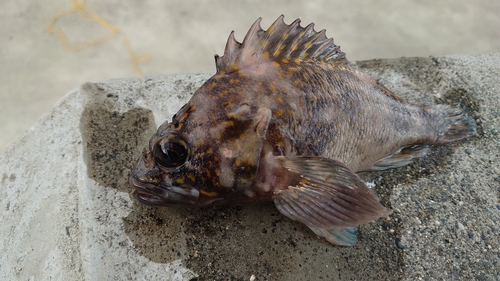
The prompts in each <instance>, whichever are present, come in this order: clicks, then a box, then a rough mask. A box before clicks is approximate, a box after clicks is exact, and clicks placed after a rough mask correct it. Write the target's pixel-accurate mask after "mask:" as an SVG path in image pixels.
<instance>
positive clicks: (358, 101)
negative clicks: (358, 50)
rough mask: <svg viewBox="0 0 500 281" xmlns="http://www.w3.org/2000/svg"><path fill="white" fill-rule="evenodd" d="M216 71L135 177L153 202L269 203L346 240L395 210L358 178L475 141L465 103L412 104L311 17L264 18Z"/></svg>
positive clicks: (229, 48)
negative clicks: (357, 63)
mask: <svg viewBox="0 0 500 281" xmlns="http://www.w3.org/2000/svg"><path fill="white" fill-rule="evenodd" d="M215 62H216V69H217V72H216V73H215V75H214V76H213V77H211V78H210V79H209V80H208V81H206V82H205V83H204V84H203V85H202V86H201V87H200V88H199V89H198V90H197V91H196V92H195V93H194V95H193V96H192V98H191V99H190V101H189V102H188V103H187V104H186V105H185V106H183V107H182V108H181V109H180V110H179V112H178V113H177V114H175V115H174V116H173V118H172V121H171V122H169V121H167V122H165V123H164V124H163V125H161V126H160V127H159V128H158V130H157V132H156V133H155V134H154V135H153V136H152V137H151V140H150V142H149V149H146V150H145V151H144V152H143V154H142V155H141V157H140V158H139V159H138V160H137V164H136V167H135V169H134V170H133V171H132V173H131V176H130V185H131V187H132V188H134V195H135V197H136V198H137V199H138V200H139V201H140V202H143V203H145V204H153V205H164V206H169V205H175V204H178V205H186V206H196V207H203V206H212V205H217V204H235V205H247V204H255V203H261V202H266V201H272V202H274V204H275V205H276V208H277V209H278V210H279V211H280V212H281V213H282V214H283V215H285V216H287V217H288V218H290V219H292V220H297V221H299V222H301V223H303V224H305V225H307V226H308V227H309V228H310V229H311V230H312V231H313V232H314V233H315V234H317V235H319V236H321V237H324V238H325V239H326V240H327V241H329V242H331V243H333V244H338V245H352V244H353V243H355V242H356V240H357V238H356V233H355V227H356V226H358V225H360V224H363V223H368V222H370V221H372V220H374V219H377V218H380V217H383V216H387V215H389V214H390V211H389V210H387V209H386V208H385V207H384V206H382V205H381V204H380V202H379V200H378V198H377V196H376V195H375V194H374V192H373V190H371V189H369V188H368V187H367V186H366V184H365V183H364V182H363V181H362V180H361V179H360V178H359V176H358V175H357V174H356V173H357V172H361V171H370V170H386V169H389V168H396V167H401V166H404V165H407V164H409V163H411V161H412V160H413V159H415V158H418V157H423V156H424V155H425V154H426V153H427V152H428V150H429V146H430V145H437V144H444V143H447V142H451V141H456V140H460V139H464V138H468V137H471V136H474V135H475V133H476V124H475V122H474V120H473V119H471V118H470V117H468V116H467V115H466V113H465V112H464V110H463V109H462V108H461V107H460V105H458V104H441V105H433V106H427V107H421V106H417V105H410V104H407V103H405V102H404V101H403V100H402V99H400V98H399V97H397V96H396V95H395V94H393V93H392V92H390V91H389V90H388V89H386V88H385V87H384V86H382V85H380V84H379V83H377V82H376V81H375V80H374V79H373V78H371V77H370V76H368V75H367V74H365V73H363V72H361V71H359V70H357V69H354V68H353V67H351V66H350V65H349V63H348V61H347V59H346V58H345V54H344V53H343V52H342V51H341V50H340V47H339V46H337V45H335V44H334V43H333V40H332V39H328V38H327V37H326V35H325V31H324V30H322V31H319V32H316V31H315V30H314V24H309V25H307V26H306V27H301V26H300V20H295V21H294V22H293V23H291V24H290V25H287V24H285V23H284V21H283V16H280V17H279V18H278V19H277V20H276V21H275V22H274V23H273V24H272V25H271V26H270V27H269V28H268V29H267V30H263V29H262V28H261V27H260V19H258V20H257V21H256V22H255V23H254V24H253V25H252V27H251V28H250V30H249V31H248V33H247V34H246V35H245V38H244V40H243V41H242V42H241V43H240V42H238V41H237V40H236V39H235V37H234V32H231V34H230V36H229V38H228V41H227V43H226V48H225V50H224V55H223V56H218V55H216V56H215Z"/></svg>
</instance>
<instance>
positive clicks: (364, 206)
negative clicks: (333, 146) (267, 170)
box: [273, 156, 390, 244]
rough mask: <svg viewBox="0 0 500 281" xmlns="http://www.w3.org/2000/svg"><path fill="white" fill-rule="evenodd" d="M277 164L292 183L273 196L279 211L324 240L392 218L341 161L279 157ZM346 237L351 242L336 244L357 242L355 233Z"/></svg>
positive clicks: (369, 190) (347, 234) (319, 158)
mask: <svg viewBox="0 0 500 281" xmlns="http://www.w3.org/2000/svg"><path fill="white" fill-rule="evenodd" d="M276 162H277V163H279V164H280V165H281V167H282V168H283V169H284V170H285V172H284V173H286V174H285V176H284V177H285V178H287V179H291V180H290V181H289V182H288V186H287V187H286V188H285V189H283V190H280V191H277V192H276V193H275V195H274V196H273V200H274V203H275V205H276V207H277V208H278V210H279V211H280V212H281V213H282V214H284V215H285V216H287V217H289V218H291V219H293V220H298V221H300V222H302V223H304V224H305V225H307V226H309V227H310V228H311V229H312V230H313V231H315V232H316V233H318V232H320V233H322V235H321V236H324V237H326V236H328V235H327V234H325V233H330V236H332V233H333V234H334V235H333V236H335V235H337V233H336V232H338V231H339V230H342V229H346V228H349V227H355V226H357V225H360V224H363V223H367V222H369V221H371V220H374V219H377V218H379V217H382V216H387V215H389V214H390V211H388V210H387V209H386V208H385V207H384V206H382V205H381V204H380V202H379V201H378V199H377V197H376V196H375V194H374V193H373V191H372V190H371V189H369V188H368V187H367V186H366V184H365V183H364V182H363V181H362V180H361V179H360V178H359V176H358V175H356V174H355V173H354V172H353V171H351V170H350V169H349V168H347V167H346V166H345V165H343V164H342V163H340V162H338V161H335V160H331V159H326V158H321V157H305V156H293V157H285V156H279V157H276ZM340 234H342V233H340ZM342 235H344V236H345V237H349V238H345V239H344V238H340V239H332V240H346V241H348V242H346V243H343V244H350V243H351V242H352V241H353V239H352V236H353V235H354V233H353V232H352V231H351V232H350V233H349V232H345V231H344V233H343V234H342ZM354 242H355V235H354ZM354 242H352V243H354ZM334 243H335V242H334Z"/></svg>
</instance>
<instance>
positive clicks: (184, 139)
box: [129, 78, 271, 206]
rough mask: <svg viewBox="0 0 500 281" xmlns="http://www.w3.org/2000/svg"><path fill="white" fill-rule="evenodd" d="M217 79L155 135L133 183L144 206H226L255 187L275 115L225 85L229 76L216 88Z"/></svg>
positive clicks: (133, 176)
mask: <svg viewBox="0 0 500 281" xmlns="http://www.w3.org/2000/svg"><path fill="white" fill-rule="evenodd" d="M217 79H218V78H212V79H210V80H208V81H207V82H206V83H205V84H204V85H203V86H202V87H201V88H200V89H198V90H197V91H196V93H195V94H194V95H193V97H192V98H191V100H190V101H189V102H188V103H187V104H186V105H184V106H183V107H182V108H181V109H180V110H179V112H178V113H177V114H175V115H174V116H173V118H172V121H171V122H165V123H164V124H163V125H161V126H160V127H159V128H158V130H157V132H156V133H155V134H154V135H153V136H152V137H151V140H150V142H149V148H148V149H145V150H144V151H143V153H142V155H141V156H140V157H139V159H138V161H137V164H136V167H135V169H134V170H133V171H132V174H131V176H130V180H129V181H130V184H131V186H132V187H133V188H134V189H135V191H134V193H135V197H136V198H137V199H138V200H139V201H140V202H142V203H146V204H152V205H174V204H181V205H192V206H206V205H214V204H223V203H229V202H230V201H231V200H233V199H235V198H237V197H238V196H239V195H240V194H242V193H243V191H244V190H245V189H246V188H248V187H250V186H251V185H252V182H253V180H254V178H255V174H256V172H257V167H258V163H259V158H260V152H261V149H262V145H263V140H264V137H265V133H266V130H267V127H268V125H269V121H270V119H271V111H270V110H269V109H267V108H264V107H257V106H254V105H252V103H251V101H249V100H246V99H244V98H242V95H240V93H241V91H242V89H241V87H224V86H223V85H224V84H226V83H225V82H224V81H225V79H226V78H222V79H219V81H217V83H216V84H217V87H215V88H214V87H213V84H212V83H213V82H214V81H213V80H217ZM220 80H222V81H220ZM214 90H216V91H215V92H216V93H217V92H219V93H220V92H221V91H228V92H227V93H226V94H225V95H221V96H218V95H214V92H213V91H214ZM231 91H234V93H231Z"/></svg>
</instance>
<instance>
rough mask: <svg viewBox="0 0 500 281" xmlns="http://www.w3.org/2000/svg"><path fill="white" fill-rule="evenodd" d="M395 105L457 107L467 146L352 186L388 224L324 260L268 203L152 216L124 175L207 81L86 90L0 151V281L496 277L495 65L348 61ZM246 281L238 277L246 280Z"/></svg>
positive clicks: (461, 59)
mask: <svg viewBox="0 0 500 281" xmlns="http://www.w3.org/2000/svg"><path fill="white" fill-rule="evenodd" d="M356 65H357V66H358V67H360V68H362V69H364V70H366V71H368V72H369V73H371V74H372V75H373V76H374V77H376V78H378V79H379V80H380V81H381V82H382V83H383V84H384V85H386V86H387V87H388V88H390V89H392V90H394V91H395V92H396V93H397V94H398V95H400V96H401V97H403V98H405V99H406V100H408V101H411V102H415V103H420V104H431V103H438V102H443V101H446V100H453V101H459V102H462V103H463V104H464V105H465V106H466V107H467V110H468V111H469V114H470V115H471V116H474V117H475V119H476V121H477V122H478V125H479V129H478V135H477V136H476V137H474V138H471V139H469V140H466V141H461V142H458V143H453V144H450V145H446V146H441V147H435V148H432V150H431V153H430V154H429V155H428V156H427V157H425V158H424V159H421V160H419V161H417V162H415V163H413V164H411V165H409V166H406V167H402V168H399V169H394V170H391V171H388V172H383V173H367V174H364V175H363V177H364V178H365V179H366V180H367V181H369V182H374V184H375V191H376V193H377V194H379V196H380V197H381V200H382V202H383V204H384V205H385V206H388V207H390V208H391V209H392V210H393V211H394V213H393V214H392V215H391V216H390V217H389V218H388V219H380V220H377V221H375V222H372V223H370V224H367V225H364V226H362V227H360V228H359V230H358V236H359V238H360V241H359V242H358V243H357V244H356V245H355V246H353V247H338V246H334V245H330V244H328V243H327V242H325V241H323V240H321V239H319V238H317V237H316V236H315V235H314V234H313V233H312V232H311V231H310V230H308V229H307V228H306V227H304V226H302V225H300V224H299V223H296V222H293V221H290V220H289V219H287V218H285V217H284V216H282V215H280V214H279V213H278V211H277V210H276V209H275V208H274V207H273V206H272V205H265V206H251V207H230V206H225V207H217V208H206V209H184V208H161V207H151V206H145V205H141V204H139V203H137V202H136V201H134V200H133V199H132V198H131V197H130V195H129V192H130V188H129V187H128V184H127V178H128V174H129V172H130V169H131V168H132V166H133V165H134V161H135V159H136V158H137V157H138V155H139V153H140V151H141V150H142V148H143V147H144V146H145V145H146V143H147V141H148V139H149V137H150V135H151V134H152V133H153V132H154V130H156V127H157V126H158V125H159V124H160V123H162V122H163V121H165V120H166V119H170V118H171V116H172V115H173V114H174V113H175V112H176V111H177V109H178V108H179V107H180V106H181V105H182V104H184V103H185V102H186V101H187V100H188V99H189V97H190V96H191V94H192V93H193V92H194V90H195V89H196V88H197V87H198V86H199V85H201V83H203V81H205V79H207V78H208V77H209V76H210V75H209V74H199V75H171V76H155V77H147V78H137V79H118V80H110V81H106V82H100V83H87V84H85V85H83V86H82V87H81V88H79V89H75V90H73V91H71V92H70V93H68V94H67V95H66V96H65V98H64V99H63V100H61V101H60V102H59V103H58V104H57V106H56V107H55V108H54V109H53V110H52V111H50V113H49V114H48V115H47V116H45V117H44V118H43V119H41V120H40V121H39V122H38V123H37V124H36V125H35V126H33V127H32V128H31V129H30V130H29V131H28V132H27V133H25V134H24V136H23V137H21V139H20V140H19V141H17V142H16V143H14V144H13V145H12V146H10V147H9V148H7V149H6V150H5V151H4V152H2V153H1V154H0V163H2V166H0V180H1V181H0V184H1V188H0V209H1V210H2V212H0V221H1V222H2V223H1V224H0V252H2V253H3V254H2V255H0V279H2V280H26V279H30V280H32V279H43V280H44V279H55V280H124V279H132V280H136V279H145V280H228V279H231V280H332V279H334V280H434V279H453V280H455V279H456V280H497V279H499V278H500V270H499V269H500V228H499V227H498V225H499V223H500V203H499V199H500V198H499V197H500V168H499V166H498V164H497V163H499V160H500V140H499V139H500V119H499V116H500V111H499V108H500V99H499V94H498V93H499V88H498V85H500V79H499V77H500V54H499V53H495V54H490V55H477V56H446V57H431V58H407V59H395V60H374V61H363V62H358V63H356ZM252 276H253V277H252Z"/></svg>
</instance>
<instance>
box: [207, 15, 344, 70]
mask: <svg viewBox="0 0 500 281" xmlns="http://www.w3.org/2000/svg"><path fill="white" fill-rule="evenodd" d="M283 18H284V16H283V15H281V16H280V17H278V18H277V19H276V20H275V21H274V22H273V23H272V24H271V26H270V27H269V28H268V29H267V31H264V30H263V29H262V28H261V26H260V24H261V21H262V19H261V18H259V19H257V20H256V21H255V22H254V24H253V25H252V26H251V27H250V29H249V30H248V32H247V33H246V35H245V38H244V39H243V41H242V43H239V42H238V41H237V40H236V39H235V37H234V31H233V32H231V34H230V35H229V38H228V41H227V43H226V47H225V49H224V55H223V56H222V57H219V56H217V55H216V56H215V62H216V67H217V73H221V72H224V73H228V72H232V71H235V70H238V69H241V68H244V67H246V66H249V65H252V64H257V63H261V62H263V61H265V60H273V61H282V62H293V63H297V64H298V63H303V62H321V63H322V64H326V63H334V61H335V63H345V62H346V60H345V56H344V53H343V52H342V51H340V47H339V46H336V45H335V44H333V39H331V38H330V39H328V38H327V37H326V34H325V30H321V31H320V32H316V31H315V30H314V24H313V23H311V24H309V25H307V26H306V27H301V26H300V19H297V20H295V21H293V22H292V23H291V24H290V25H287V24H285V22H284V21H283Z"/></svg>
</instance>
